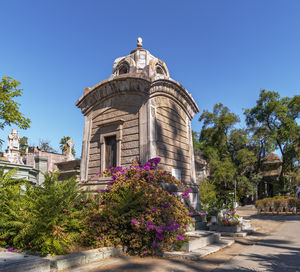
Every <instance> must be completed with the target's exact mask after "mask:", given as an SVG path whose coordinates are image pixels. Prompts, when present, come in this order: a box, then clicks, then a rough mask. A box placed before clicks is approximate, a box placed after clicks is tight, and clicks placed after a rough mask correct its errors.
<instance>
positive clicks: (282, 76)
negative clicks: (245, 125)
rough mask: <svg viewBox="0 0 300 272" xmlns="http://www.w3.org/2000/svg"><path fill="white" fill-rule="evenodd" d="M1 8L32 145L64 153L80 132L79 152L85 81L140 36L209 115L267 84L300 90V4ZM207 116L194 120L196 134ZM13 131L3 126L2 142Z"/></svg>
mask: <svg viewBox="0 0 300 272" xmlns="http://www.w3.org/2000/svg"><path fill="white" fill-rule="evenodd" d="M0 4H1V5H0V7H1V13H0V14H1V15H0V30H1V32H0V34H1V43H0V49H1V50H0V76H1V77H2V76H3V75H9V76H12V77H13V78H15V79H17V80H19V81H21V82H22V85H21V87H22V88H23V89H24V93H23V96H22V97H21V98H20V99H18V101H19V102H20V103H21V105H22V106H21V111H22V112H23V113H24V114H25V116H26V117H29V118H30V119H31V120H32V123H31V128H30V129H28V130H26V131H25V130H21V131H20V136H27V137H28V138H29V143H30V144H35V145H37V144H38V142H39V139H46V140H49V141H50V143H51V145H52V146H53V147H54V148H55V149H57V150H58V149H59V148H58V146H59V145H58V143H59V140H60V139H61V137H63V136H71V137H72V138H73V139H74V142H75V147H76V150H77V156H80V153H81V141H82V135H83V125H84V116H83V115H82V114H81V112H80V110H79V109H77V108H76V106H75V102H76V101H77V99H78V98H79V97H80V96H81V95H82V93H83V89H84V87H86V86H89V87H92V86H94V85H95V84H97V83H98V82H100V81H102V80H104V79H106V78H108V77H109V75H110V74H111V72H112V65H113V61H114V59H115V58H117V57H120V56H124V55H128V54H129V53H130V51H131V50H132V49H134V48H135V47H136V38H137V37H138V36H141V37H142V38H143V45H144V48H146V49H148V50H149V51H150V52H151V53H152V54H153V55H154V56H156V57H158V58H160V59H162V60H163V61H165V62H166V64H167V66H168V68H169V72H170V75H171V77H172V78H173V79H175V80H177V81H179V82H180V83H181V84H182V85H183V86H185V87H186V88H187V90H188V91H189V92H190V93H191V94H192V96H193V97H194V99H195V101H196V103H197V104H198V106H199V108H200V111H203V110H204V109H208V110H212V107H213V105H214V104H215V103H218V102H222V103H223V104H224V105H226V106H228V107H229V108H230V109H231V111H233V112H235V113H237V114H239V115H242V112H243V110H242V109H243V108H249V107H253V106H254V105H255V101H256V100H257V99H258V95H259V91H260V89H267V90H273V91H277V92H279V93H280V95H281V96H294V95H296V94H300V1H298V0H295V1H293V0H288V1H286V0H282V1H279V0H278V1H276V0H248V1H246V0H236V1H230V0H226V1H225V0H219V1H214V0H206V1H202V0H195V1H175V0H172V1H162V0H160V1H153V0H152V1H124V0H120V1H100V0H94V1H92V0H85V1H83V0H82V1H77V0H68V1H67V0H60V1H54V0H51V1H40V0H36V1H32V0H26V1H25V0H19V1H16V0H10V1H6V0H2V1H0ZM199 115H200V114H198V115H196V116H195V118H194V120H193V122H192V128H193V130H196V131H199V130H200V128H201V125H200V123H199V122H198V118H199ZM241 118H242V119H243V116H241ZM13 128H14V127H13ZM10 130H11V128H7V129H5V130H3V131H0V138H1V139H6V137H7V134H8V133H9V132H10ZM5 147H6V143H5V144H4V146H3V148H2V149H4V148H5Z"/></svg>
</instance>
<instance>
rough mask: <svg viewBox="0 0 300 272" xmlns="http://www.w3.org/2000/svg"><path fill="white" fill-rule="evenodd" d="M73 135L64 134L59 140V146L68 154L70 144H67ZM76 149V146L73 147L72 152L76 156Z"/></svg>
mask: <svg viewBox="0 0 300 272" xmlns="http://www.w3.org/2000/svg"><path fill="white" fill-rule="evenodd" d="M70 139H71V137H70V136H64V137H62V138H61V139H60V142H59V148H60V150H61V151H62V153H63V154H66V153H67V152H68V145H67V141H68V140H70ZM75 153H76V151H75V149H74V146H73V147H72V154H73V156H75Z"/></svg>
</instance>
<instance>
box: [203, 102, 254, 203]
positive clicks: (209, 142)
mask: <svg viewBox="0 0 300 272" xmlns="http://www.w3.org/2000/svg"><path fill="white" fill-rule="evenodd" d="M199 121H201V122H203V126H202V130H201V133H200V138H199V148H200V150H201V152H202V154H203V156H204V158H205V159H206V160H207V161H208V162H209V168H210V177H209V179H208V180H207V181H206V183H205V184H204V185H205V186H206V187H207V186H208V183H211V184H212V185H213V186H214V188H215V190H216V194H217V195H218V199H217V202H218V203H216V204H215V205H216V206H218V207H221V206H222V205H223V204H224V203H230V201H231V198H230V194H229V193H231V192H233V190H234V182H235V181H236V182H237V188H238V191H237V196H238V198H240V199H242V198H243V197H245V196H246V195H250V194H251V193H252V192H253V188H254V187H255V186H256V184H255V185H254V186H253V180H252V177H253V176H254V173H255V168H254V164H255V163H256V161H257V159H256V156H255V154H254V152H253V150H252V147H251V142H250V139H249V138H248V133H247V131H246V130H244V129H236V128H235V125H236V124H237V123H238V122H239V118H238V116H237V115H235V114H234V113H231V112H230V111H229V109H228V108H227V107H225V106H223V105H222V104H221V103H220V104H216V105H215V106H214V109H213V112H209V111H207V110H205V111H203V113H202V114H201V116H200V119H199ZM202 187H203V188H202V190H206V188H205V187H204V186H202ZM211 188H212V187H211ZM200 193H202V192H201V188H200ZM202 194H203V193H202Z"/></svg>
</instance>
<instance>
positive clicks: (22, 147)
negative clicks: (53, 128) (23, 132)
mask: <svg viewBox="0 0 300 272" xmlns="http://www.w3.org/2000/svg"><path fill="white" fill-rule="evenodd" d="M27 147H29V145H28V137H26V136H24V137H22V138H20V153H21V155H24V154H25V152H26V148H27Z"/></svg>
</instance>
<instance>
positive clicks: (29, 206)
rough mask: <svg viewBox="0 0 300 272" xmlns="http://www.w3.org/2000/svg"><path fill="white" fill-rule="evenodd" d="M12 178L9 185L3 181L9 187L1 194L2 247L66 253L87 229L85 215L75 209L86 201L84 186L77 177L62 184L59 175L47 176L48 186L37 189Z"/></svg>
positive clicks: (37, 186) (51, 174)
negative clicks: (84, 220)
mask: <svg viewBox="0 0 300 272" xmlns="http://www.w3.org/2000/svg"><path fill="white" fill-rule="evenodd" d="M13 175H14V173H13V172H9V176H10V182H5V181H4V180H7V178H6V176H5V178H3V176H1V177H0V182H1V183H2V184H3V183H5V184H7V189H6V191H5V193H4V192H3V190H2V191H1V194H0V195H1V196H0V198H1V203H2V205H1V210H0V215H1V219H0V233H1V236H0V241H1V243H2V245H6V246H11V247H16V248H19V249H28V250H31V251H36V252H40V253H42V254H53V255H56V254H64V253H67V252H68V251H69V249H70V247H71V246H72V245H73V244H74V242H76V241H77V240H79V237H80V231H81V229H82V228H83V227H84V223H83V216H82V211H81V209H80V208H79V207H76V206H75V205H74V203H76V202H78V203H80V201H81V200H82V198H83V194H82V191H81V190H80V186H81V185H80V184H79V183H78V182H77V181H76V178H75V177H74V178H70V179H68V180H64V181H59V180H58V176H59V172H55V173H50V174H46V175H45V182H44V183H43V184H42V185H36V186H34V185H31V184H29V183H28V182H25V181H23V182H18V183H17V182H15V183H14V180H13V179H12V176H13ZM22 185H23V186H22ZM24 185H25V186H26V187H24ZM22 188H23V190H22ZM9 195H13V197H12V198H10V197H9Z"/></svg>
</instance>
